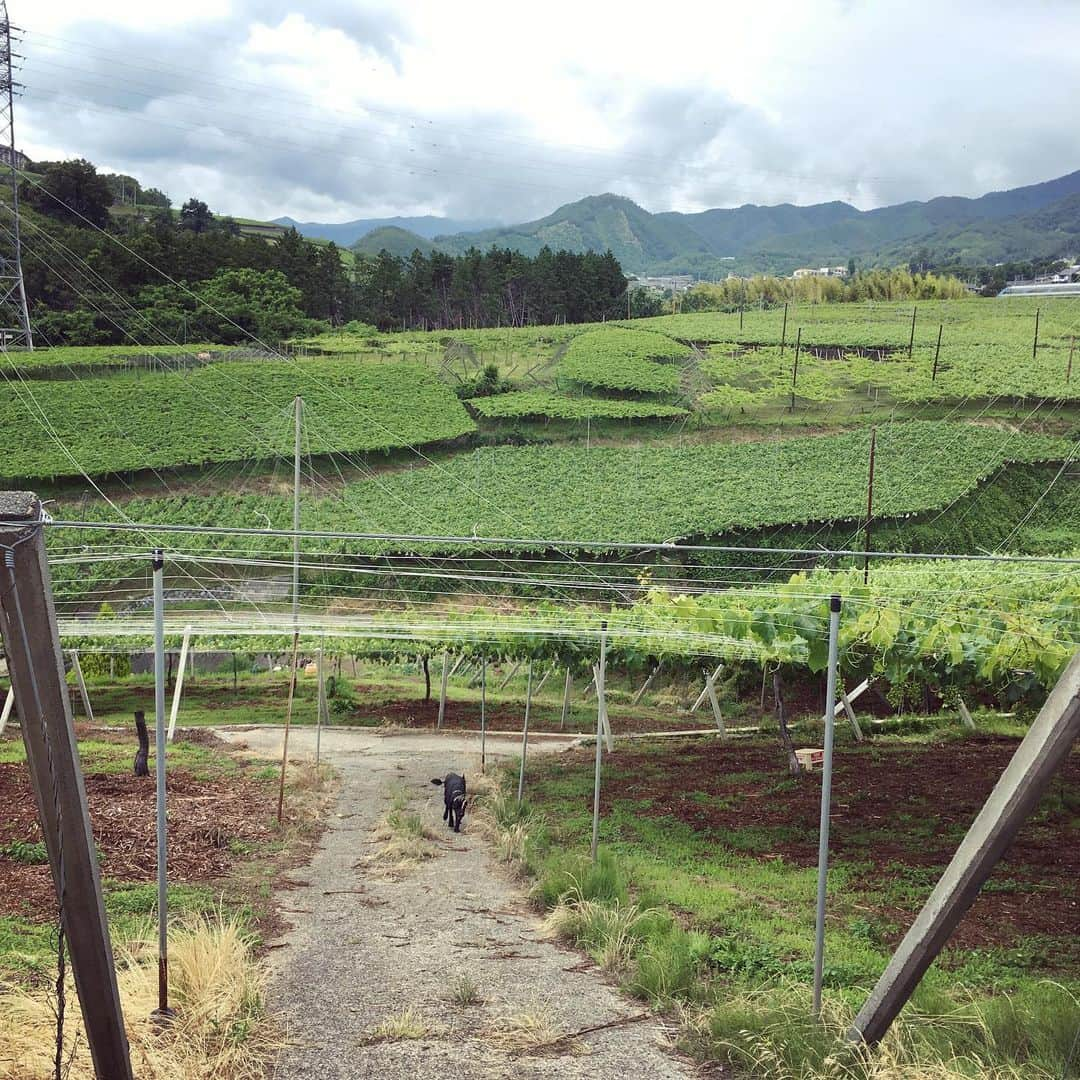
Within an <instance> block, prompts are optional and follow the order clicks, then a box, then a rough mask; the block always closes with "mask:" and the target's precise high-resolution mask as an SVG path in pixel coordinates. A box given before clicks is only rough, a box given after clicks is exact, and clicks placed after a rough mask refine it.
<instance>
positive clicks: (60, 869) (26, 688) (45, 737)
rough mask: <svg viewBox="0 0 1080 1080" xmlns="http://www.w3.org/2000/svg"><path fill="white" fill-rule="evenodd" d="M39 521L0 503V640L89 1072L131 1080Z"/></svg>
mask: <svg viewBox="0 0 1080 1080" xmlns="http://www.w3.org/2000/svg"><path fill="white" fill-rule="evenodd" d="M42 520H43V513H42V508H41V503H40V501H39V500H38V498H37V497H36V496H35V495H32V494H30V493H29V492H25V491H20V492H7V493H4V494H0V521H3V522H5V523H6V524H4V525H3V526H0V549H2V550H3V554H4V565H3V567H2V568H0V577H2V579H3V583H4V584H3V588H0V636H2V638H3V645H4V652H5V654H6V656H7V661H8V671H9V673H10V676H11V685H12V687H13V689H14V694H15V703H16V705H17V707H18V710H19V718H20V727H21V729H22V738H23V745H24V746H25V748H26V761H27V766H28V768H29V772H30V782H31V786H32V788H33V791H34V800H35V802H36V803H37V810H38V817H39V820H40V822H41V829H42V833H43V835H44V839H45V846H46V848H47V850H48V853H49V865H50V868H51V870H52V876H53V882H54V884H55V886H56V894H57V901H58V902H59V904H60V923H61V927H62V929H63V932H64V936H65V938H66V940H67V947H68V952H69V954H70V957H71V966H72V969H73V971H74V975H75V986H76V989H77V990H78V995H79V1005H80V1007H81V1009H82V1015H83V1024H84V1027H85V1031H86V1041H87V1044H88V1045H89V1047H90V1055H91V1058H92V1060H93V1065H94V1069H95V1071H96V1073H97V1075H98V1076H102V1077H105V1076H107V1077H110V1080H111V1078H113V1077H116V1078H117V1080H131V1076H132V1071H131V1059H130V1055H129V1052H128V1044H127V1036H126V1035H125V1034H124V1017H123V1013H122V1011H121V1007H120V995H119V992H118V990H117V985H116V968H115V965H114V962H113V953H112V945H111V943H110V941H109V927H108V923H107V922H106V919H105V904H104V900H103V897H102V892H101V877H100V873H99V870H98V860H97V852H96V850H95V847H94V836H93V832H92V830H91V827H90V815H89V812H88V809H87V805H86V789H85V787H84V785H83V775H82V768H81V765H80V763H79V751H78V748H77V746H76V742H75V726H74V723H73V722H72V716H71V702H70V700H69V698H68V693H67V685H66V682H65V679H64V662H63V657H62V654H61V652H60V638H59V634H58V633H57V628H56V611H55V608H54V606H53V599H52V590H51V586H50V580H49V566H48V562H47V560H46V557H45V541H44V538H43V536H42ZM61 1064H62V1063H61Z"/></svg>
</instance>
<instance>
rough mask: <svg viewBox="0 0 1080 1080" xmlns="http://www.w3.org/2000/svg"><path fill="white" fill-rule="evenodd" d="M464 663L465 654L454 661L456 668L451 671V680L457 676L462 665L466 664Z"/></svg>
mask: <svg viewBox="0 0 1080 1080" xmlns="http://www.w3.org/2000/svg"><path fill="white" fill-rule="evenodd" d="M464 663H465V654H464V653H460V654H459V655H458V658H457V660H456V661H454V666H453V667H452V668H451V669H450V678H453V677H454V676H455V675H456V674H457V670H458V668H459V667H461V665H462V664H464Z"/></svg>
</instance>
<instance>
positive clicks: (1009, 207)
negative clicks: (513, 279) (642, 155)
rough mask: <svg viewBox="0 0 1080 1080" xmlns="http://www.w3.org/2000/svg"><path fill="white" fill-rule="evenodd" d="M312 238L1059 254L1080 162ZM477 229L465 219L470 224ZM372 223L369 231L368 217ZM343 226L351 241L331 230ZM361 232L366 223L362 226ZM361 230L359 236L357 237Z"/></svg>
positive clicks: (1072, 230) (650, 264)
mask: <svg viewBox="0 0 1080 1080" xmlns="http://www.w3.org/2000/svg"><path fill="white" fill-rule="evenodd" d="M278 221H279V223H282V224H295V225H296V227H297V228H298V229H299V230H300V232H301V233H303V234H304V235H305V236H311V237H320V236H321V237H325V238H327V239H336V240H338V242H339V243H343V244H346V245H350V244H351V245H353V246H354V248H355V249H356V250H358V251H359V252H361V253H364V254H377V252H378V251H379V250H381V249H382V248H386V249H387V250H389V251H390V252H392V253H393V254H397V255H403V256H404V255H408V254H410V253H411V252H412V250H413V248H419V249H420V250H421V251H423V252H425V253H427V252H430V251H431V250H433V249H438V250H442V251H447V252H450V253H455V254H460V253H461V252H463V251H465V250H467V249H468V248H470V247H478V248H481V249H484V248H488V247H490V246H492V245H496V246H498V247H509V248H513V249H516V250H518V251H521V252H523V253H525V254H528V255H535V254H536V252H537V251H539V250H540V248H541V247H543V246H545V245H547V246H548V247H550V248H552V249H556V250H558V249H560V248H564V249H568V250H571V251H586V250H594V251H605V250H608V249H610V250H611V251H612V252H614V254H615V256H616V257H617V258H618V259H619V261H620V263H621V264H622V266H623V268H624V270H626V271H628V272H632V273H638V274H640V273H693V274H697V275H699V276H703V277H716V276H723V275H726V274H727V273H728V272H732V271H735V272H741V273H747V272H772V273H784V274H790V273H791V272H792V271H793V270H794V269H795V268H796V267H799V266H815V267H816V266H824V265H839V264H846V263H847V262H848V260H849V259H855V260H856V262H857V263H858V264H859V265H860V266H864V267H869V266H882V265H884V266H892V265H896V264H897V263H900V262H906V261H908V260H910V259H913V258H915V259H918V260H919V261H923V262H928V263H931V264H942V263H947V264H957V263H962V264H969V265H986V264H988V263H996V262H1007V261H1013V260H1024V259H1033V258H1053V257H1057V256H1064V255H1069V254H1076V253H1077V252H1078V251H1080V171H1077V172H1073V173H1069V174H1068V175H1067V176H1061V177H1058V178H1057V179H1055V180H1049V181H1046V182H1045V183H1041V184H1031V185H1028V186H1026V187H1019V188H1013V189H1011V190H1008V191H995V192H991V193H990V194H987V195H983V196H981V197H980V198H963V197H959V196H942V197H939V198H935V199H930V200H928V201H926V202H906V203H900V204H898V205H896V206H885V207H880V208H878V209H875V210H859V209H857V208H856V207H854V206H851V205H849V204H848V203H844V202H828V203H818V204H815V205H811V206H794V205H791V204H790V203H784V204H781V205H779V206H756V205H753V204H747V205H745V206H739V207H734V208H730V209H715V210H704V211H701V212H700V213H692V214H685V213H678V212H675V211H668V212H662V213H650V212H649V211H648V210H645V209H644V208H642V207H641V206H638V205H637V203H635V202H633V201H632V200H631V199H628V198H626V197H624V196H621V195H612V194H604V195H590V196H588V197H586V198H584V199H580V200H578V201H577V202H573V203H568V204H567V205H565V206H561V207H559V209H557V210H556V211H554V213H551V214H549V215H548V216H547V217H543V218H540V219H538V220H536V221H529V222H525V223H523V224H520V225H495V226H491V225H488V226H486V227H479V226H478V223H476V222H471V223H464V222H460V221H454V220H452V219H449V218H439V217H434V216H429V217H423V218H386V219H378V220H370V221H356V222H348V223H345V224H342V225H320V224H317V223H310V222H292V220H291V219H289V218H279V219H278ZM466 224H467V225H468V227H464V226H465V225H466ZM365 225H366V226H368V228H366V229H363V228H362V227H363V226H365ZM335 229H337V230H342V232H341V234H340V235H341V239H338V237H337V236H332V235H330V232H329V230H335ZM356 230H361V231H359V232H358V231H356ZM349 236H351V239H347V237H349Z"/></svg>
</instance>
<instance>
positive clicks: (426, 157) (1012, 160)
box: [18, 0, 1080, 221]
mask: <svg viewBox="0 0 1080 1080" xmlns="http://www.w3.org/2000/svg"><path fill="white" fill-rule="evenodd" d="M897 3H898V0H897ZM296 10H297V9H296V8H295V6H294V5H292V4H290V3H289V2H288V0H269V2H261V3H259V4H256V3H254V2H253V0H241V2H240V3H238V4H237V5H234V7H233V8H232V9H231V10H230V12H229V14H228V15H226V16H224V17H222V18H220V19H218V20H217V21H215V22H213V23H212V24H210V26H209V28H204V27H202V26H196V25H195V24H192V23H189V24H185V25H181V26H178V27H170V28H168V29H160V28H158V29H151V28H142V27H140V26H133V27H119V26H117V25H115V24H109V25H105V24H100V23H94V22H90V21H85V22H82V23H78V24H75V25H73V26H71V27H69V28H67V29H66V30H65V32H64V34H65V38H66V39H67V42H68V43H67V44H63V43H58V42H57V41H55V40H49V39H47V38H44V37H42V38H37V37H35V36H34V35H33V34H31V35H30V36H29V37H28V39H27V42H26V43H25V45H24V51H25V52H26V53H27V61H26V66H25V71H24V76H23V77H24V79H25V81H26V83H27V93H26V95H25V97H24V98H23V100H22V101H21V102H20V106H19V117H18V124H19V133H20V136H21V138H22V139H23V140H25V141H27V142H28V143H29V144H31V145H34V146H42V147H48V148H50V150H53V149H55V152H58V153H63V154H65V155H80V156H85V157H88V158H90V159H91V160H94V161H96V162H98V163H100V164H101V165H102V166H104V167H107V168H115V169H121V170H123V171H126V172H130V173H133V174H134V175H136V176H139V177H140V179H142V180H143V182H144V183H147V184H153V185H156V186H158V187H161V188H163V189H164V190H166V191H168V192H169V194H170V195H171V196H172V197H173V198H174V200H176V201H182V200H183V199H185V198H187V197H188V196H189V195H191V194H196V193H197V194H199V195H200V196H201V197H203V198H205V199H207V201H209V202H210V203H211V204H212V205H213V206H215V208H217V209H219V210H221V211H222V212H228V213H234V214H237V215H241V214H242V215H248V216H277V215H279V214H286V213H287V214H290V215H292V216H294V217H299V218H319V219H323V220H341V219H345V218H349V217H359V216H367V215H381V214H391V213H396V212H400V213H423V212H441V213H446V214H448V215H452V216H459V217H479V216H483V217H499V218H502V219H503V220H506V221H520V220H526V219H528V218H532V217H538V216H541V215H543V214H545V213H548V212H550V211H551V210H552V209H554V208H555V207H556V206H558V205H559V204H561V203H563V202H567V201H570V200H573V199H576V198H580V197H582V196H584V195H587V194H593V193H597V192H601V191H608V190H610V191H616V192H619V193H622V194H627V195H630V196H631V197H632V198H634V199H636V200H637V201H638V202H640V203H641V204H642V205H644V206H646V207H648V208H649V209H652V210H666V209H699V208H704V207H707V206H724V205H727V206H730V205H738V204H741V203H744V202H759V203H773V202H780V201H790V202H800V203H809V202H822V201H827V200H831V199H845V200H848V201H853V202H855V203H856V204H858V205H861V206H864V207H869V206H874V205H882V204H886V203H895V202H901V201H905V200H908V199H916V198H919V199H922V198H929V197H932V196H934V195H938V194H954V193H956V194H969V195H977V194H981V193H982V192H983V191H984V190H987V189H992V188H1001V187H1011V186H1016V185H1019V184H1024V183H1032V182H1036V181H1038V180H1041V179H1048V178H1050V177H1052V176H1056V175H1060V174H1061V173H1064V172H1067V171H1070V170H1071V169H1074V168H1077V167H1080V154H1078V153H1077V149H1076V142H1075V135H1074V128H1075V125H1074V119H1073V117H1072V111H1073V103H1074V102H1075V101H1076V100H1080V69H1078V68H1077V66H1076V65H1075V64H1067V63H1064V62H1063V61H1064V59H1065V58H1066V57H1067V56H1068V53H1069V51H1070V50H1069V48H1068V47H1067V44H1066V43H1067V41H1068V40H1069V35H1068V33H1067V32H1063V30H1067V29H1068V28H1069V27H1076V28H1078V29H1080V21H1078V19H1077V17H1076V15H1075V11H1076V9H1075V8H1070V7H1067V6H1065V5H1061V4H1053V3H1048V4H1042V5H1035V6H1034V7H1032V8H1030V9H1025V10H1024V11H1016V10H1015V9H1014V8H1010V7H1007V6H1005V5H1000V6H998V5H995V4H994V3H992V2H989V0H988V2H987V3H986V4H984V5H983V6H982V8H980V11H982V12H983V14H984V19H983V20H982V22H980V21H979V20H978V19H975V20H972V19H970V18H967V16H968V15H970V12H965V11H963V10H957V11H955V12H954V11H953V10H952V9H943V10H942V13H941V16H940V19H939V20H938V21H937V23H936V24H935V25H934V26H933V32H928V29H927V25H926V24H925V23H923V22H922V21H920V20H919V19H917V18H914V17H908V18H907V20H906V21H903V22H900V23H897V22H895V20H896V19H897V18H898V16H897V11H900V10H902V9H901V8H899V7H898V6H897V7H893V6H892V4H890V3H885V4H882V5H868V4H864V3H859V2H858V0H848V2H847V3H846V5H845V11H844V20H843V22H842V23H841V24H838V30H837V32H836V34H833V35H831V36H830V37H829V38H826V37H825V36H822V37H821V39H820V40H818V41H816V42H809V43H807V44H806V47H805V49H804V50H803V51H802V52H796V53H793V54H792V56H791V58H790V62H789V64H788V65H787V66H786V67H784V68H779V69H777V70H776V71H775V72H768V73H764V74H763V76H762V78H768V79H770V83H769V90H770V100H769V101H768V103H767V104H765V103H760V104H759V103H756V101H755V98H754V95H753V94H752V93H749V92H748V93H747V94H746V95H744V96H742V97H740V98H739V99H738V100H736V99H735V98H734V97H733V96H731V95H730V94H725V93H723V92H720V91H718V90H716V89H713V88H708V87H701V86H697V85H694V84H692V83H691V82H689V81H688V80H687V79H686V78H680V77H678V75H677V73H676V74H673V75H672V76H671V77H670V78H666V77H665V75H664V74H663V73H662V72H661V73H659V74H657V73H655V72H654V73H651V74H650V77H649V79H648V80H644V79H642V78H640V77H635V76H636V73H630V72H628V73H626V77H624V78H618V79H616V78H615V77H613V76H611V75H608V76H606V77H600V76H598V75H597V74H595V73H594V72H592V71H590V70H584V69H582V68H577V69H569V68H568V69H566V71H565V78H566V79H567V80H568V81H569V82H570V83H573V84H574V85H575V87H576V89H577V90H578V91H579V92H580V96H581V97H582V99H583V101H584V103H585V105H586V106H588V107H589V108H592V109H595V110H597V111H598V113H599V114H600V115H602V116H603V117H604V119H605V122H606V123H608V125H609V126H610V129H611V131H612V132H615V133H617V136H618V137H617V140H616V141H615V144H614V145H610V143H609V144H607V145H605V147H604V148H603V149H591V148H590V147H588V146H582V145H577V144H571V143H567V144H565V145H560V146H553V145H551V144H550V143H541V142H536V141H533V140H531V139H530V138H529V134H528V130H527V129H524V128H523V126H522V120H521V117H520V115H519V114H518V112H517V111H516V110H515V109H514V108H513V105H512V100H511V99H509V98H508V97H507V96H505V95H503V94H500V93H499V92H498V89H499V88H494V87H493V90H492V93H491V94H490V95H488V97H487V100H486V101H485V103H484V105H483V106H482V107H481V108H476V107H473V108H466V107H464V106H460V105H458V106H453V107H451V106H448V105H444V104H443V102H442V101H441V100H439V99H438V96H436V97H435V98H434V99H433V100H432V102H431V104H430V110H431V111H430V113H429V115H428V116H427V118H418V117H413V116H410V115H409V114H408V113H406V112H400V113H399V112H395V111H394V110H393V109H392V108H391V107H390V106H387V107H386V108H385V109H384V108H381V107H380V108H373V109H371V110H370V111H369V112H367V113H364V112H362V111H357V112H351V113H348V114H339V113H335V112H333V111H328V110H327V109H325V108H324V107H322V106H321V105H319V104H317V103H316V102H315V101H313V100H312V98H311V97H310V96H309V95H308V93H307V92H306V90H305V87H304V86H303V85H302V82H294V83H290V82H288V81H287V80H288V78H293V79H296V78H299V79H301V80H302V76H299V77H297V76H296V75H295V72H294V71H293V69H292V68H290V67H289V66H288V65H285V66H284V68H283V67H282V66H281V65H277V64H275V63H274V62H273V58H272V57H270V58H268V60H267V63H266V64H265V66H263V67H254V68H251V69H248V68H244V69H242V75H238V74H237V64H236V55H237V50H238V49H239V48H240V47H241V46H242V44H243V42H244V41H245V40H246V39H247V38H248V35H249V32H250V30H251V27H252V26H253V25H254V24H255V23H259V24H261V25H265V26H270V27H276V26H279V25H280V24H281V22H282V21H283V20H284V19H285V18H286V17H288V16H289V15H290V14H292V13H294V12H295V11H296ZM878 11H880V12H882V13H883V14H881V15H880V17H879V16H878V14H877V13H878ZM1010 12H1011V14H1010ZM302 14H303V16H304V18H305V20H306V21H307V22H308V23H310V24H312V25H315V26H318V27H321V28H323V29H328V30H335V31H338V32H340V33H341V34H343V35H345V36H346V37H347V38H348V39H349V40H350V41H352V42H354V43H355V44H356V46H357V47H358V48H359V49H360V50H361V51H362V54H363V55H365V56H369V57H370V58H371V62H372V63H373V64H374V63H382V64H384V65H386V64H388V65H391V66H392V67H393V68H394V69H395V70H397V71H398V72H401V71H402V70H403V64H404V63H405V59H404V58H405V55H406V52H407V50H408V49H409V48H410V47H411V45H412V44H413V41H412V37H411V32H410V28H409V26H408V25H407V23H406V22H405V21H404V20H403V19H402V18H401V17H400V16H399V15H398V14H397V13H395V12H394V11H391V10H389V9H386V10H373V9H371V8H363V7H361V6H359V5H339V4H336V3H333V2H331V0H314V2H311V3H306V4H305V5H304V7H303V12H302ZM1010 18H1011V19H1013V20H1015V21H1016V24H1017V25H1018V26H1019V25H1020V24H1021V23H1023V22H1024V21H1025V20H1028V21H1031V20H1034V22H1035V26H1034V28H1033V30H1032V32H1031V35H1030V36H1029V37H1028V38H1026V39H1025V41H1040V42H1044V44H1043V45H1041V46H1040V49H1041V51H1039V50H1037V49H1035V48H1034V47H1033V46H1030V45H1029V46H1027V47H1026V48H1016V49H1015V50H1012V51H1011V50H1010V49H1009V47H1008V46H1009V44H1010V42H1009V33H1008V31H1009V26H1010V25H1011V24H1010V23H1009V21H1008V20H1009V19H1010ZM890 19H892V20H894V22H892V23H891V22H890V21H889V20H890ZM965 19H966V21H965ZM875 20H877V21H876V22H875ZM1055 31H1056V32H1057V33H1056V35H1055ZM642 32H643V33H644V32H646V31H644V30H643V31H642ZM961 34H963V35H964V39H963V40H961V38H960V35H961ZM845 35H846V36H845ZM833 38H835V40H833ZM76 41H77V42H78V43H79V44H78V46H76V45H74V44H73V42H76ZM1055 50H1056V51H1055ZM889 57H893V58H894V60H895V62H894V64H893V66H892V67H891V68H890V67H888V66H884V59H883V58H889ZM123 58H128V60H125V59H123ZM313 62H314V61H313ZM462 62H463V63H482V62H483V58H482V57H481V56H464V57H462ZM290 63H291V61H290ZM283 70H284V71H286V72H292V74H288V75H286V76H283V75H282V71H283ZM313 70H316V69H313ZM356 77H357V78H358V79H359V78H361V77H362V76H361V75H360V74H357V76H356ZM283 80H284V81H283ZM517 89H519V90H520V89H521V88H517ZM528 89H532V90H535V92H536V93H539V94H542V93H544V91H545V88H544V87H536V88H526V90H528ZM752 89H753V88H752V87H751V88H748V91H749V90H752Z"/></svg>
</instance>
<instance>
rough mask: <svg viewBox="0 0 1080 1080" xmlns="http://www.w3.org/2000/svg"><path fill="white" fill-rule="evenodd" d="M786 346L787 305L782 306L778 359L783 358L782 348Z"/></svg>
mask: <svg viewBox="0 0 1080 1080" xmlns="http://www.w3.org/2000/svg"><path fill="white" fill-rule="evenodd" d="M786 344H787V304H786V303H785V304H784V326H783V329H782V330H781V331H780V358H781V359H783V357H784V346H785V345H786Z"/></svg>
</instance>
